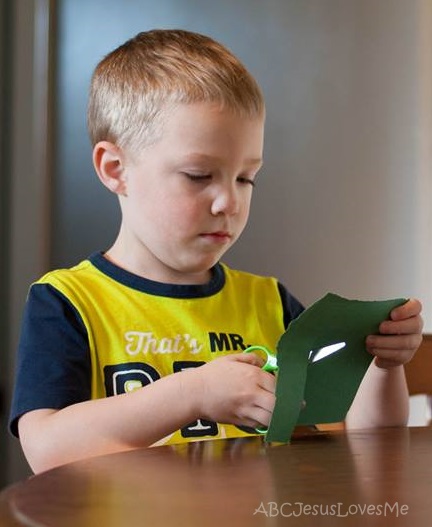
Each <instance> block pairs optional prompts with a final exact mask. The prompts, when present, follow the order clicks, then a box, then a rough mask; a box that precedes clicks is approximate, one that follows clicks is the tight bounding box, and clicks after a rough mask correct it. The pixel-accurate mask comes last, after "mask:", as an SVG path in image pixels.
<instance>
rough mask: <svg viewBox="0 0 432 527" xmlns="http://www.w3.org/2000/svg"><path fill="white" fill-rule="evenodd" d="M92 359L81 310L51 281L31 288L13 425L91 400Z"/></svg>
mask: <svg viewBox="0 0 432 527" xmlns="http://www.w3.org/2000/svg"><path fill="white" fill-rule="evenodd" d="M90 395H91V362H90V353H89V345H88V338H87V331H86V328H85V326H84V324H83V322H82V320H81V317H80V316H79V314H78V312H77V310H76V309H75V308H74V307H73V306H72V304H71V303H70V302H69V301H68V300H67V298H65V297H64V296H63V295H62V294H61V293H60V292H59V291H57V290H56V289H55V288H54V287H52V286H51V285H49V284H35V285H33V286H32V287H31V288H30V291H29V295H28V298H27V302H26V306H25V309H24V314H23V321H22V326H21V335H20V342H19V346H18V355H17V363H16V374H15V387H14V393H13V398H12V406H11V413H10V419H9V430H10V431H11V433H12V434H13V435H15V436H16V437H18V420H19V418H20V417H21V416H22V415H23V414H25V413H27V412H30V411H32V410H37V409H41V408H52V409H60V408H64V407H66V406H69V405H71V404H74V403H77V402H81V401H85V400H88V399H90Z"/></svg>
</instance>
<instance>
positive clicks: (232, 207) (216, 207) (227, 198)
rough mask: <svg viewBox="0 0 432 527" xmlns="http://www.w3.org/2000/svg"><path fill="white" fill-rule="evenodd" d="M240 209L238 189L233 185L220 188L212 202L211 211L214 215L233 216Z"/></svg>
mask: <svg viewBox="0 0 432 527" xmlns="http://www.w3.org/2000/svg"><path fill="white" fill-rule="evenodd" d="M239 210H240V197H239V193H238V190H237V189H236V188H234V187H233V186H229V187H228V186H226V187H223V188H219V189H218V190H217V192H216V195H215V197H214V199H213V202H212V208H211V212H212V214H213V215H214V216H217V215H218V214H226V215H228V216H232V215H234V214H237V213H238V212H239Z"/></svg>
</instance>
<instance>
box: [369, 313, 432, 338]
mask: <svg viewBox="0 0 432 527" xmlns="http://www.w3.org/2000/svg"><path fill="white" fill-rule="evenodd" d="M379 331H380V333H383V334H386V335H392V334H393V335H409V334H414V333H416V334H421V333H422V331H423V319H422V318H421V317H420V315H417V316H415V317H411V318H407V319H403V320H400V321H394V320H385V321H384V322H381V324H380V326H379Z"/></svg>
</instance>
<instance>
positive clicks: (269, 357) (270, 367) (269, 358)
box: [243, 346, 278, 434]
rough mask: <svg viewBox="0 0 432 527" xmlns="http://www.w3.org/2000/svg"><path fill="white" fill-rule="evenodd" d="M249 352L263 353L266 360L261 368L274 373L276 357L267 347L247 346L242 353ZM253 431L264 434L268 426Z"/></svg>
mask: <svg viewBox="0 0 432 527" xmlns="http://www.w3.org/2000/svg"><path fill="white" fill-rule="evenodd" d="M251 352H260V353H257V355H259V356H260V357H261V356H262V354H263V353H264V358H265V359H266V362H265V364H264V366H262V368H261V369H262V370H264V371H268V372H269V373H274V372H276V371H277V370H278V365H277V357H276V355H275V354H274V353H272V352H271V351H270V350H269V349H268V348H266V347H265V346H249V347H248V348H246V349H245V350H244V351H243V353H251ZM255 431H256V432H257V433H258V434H266V433H267V432H268V428H255Z"/></svg>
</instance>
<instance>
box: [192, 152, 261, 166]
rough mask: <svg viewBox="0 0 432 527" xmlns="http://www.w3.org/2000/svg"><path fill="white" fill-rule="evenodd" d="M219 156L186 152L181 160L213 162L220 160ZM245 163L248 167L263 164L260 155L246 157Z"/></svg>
mask: <svg viewBox="0 0 432 527" xmlns="http://www.w3.org/2000/svg"><path fill="white" fill-rule="evenodd" d="M220 160H221V158H220V157H219V156H211V155H208V154H200V153H192V154H188V155H186V156H185V157H184V158H183V160H182V162H192V163H193V162H200V161H201V162H202V161H204V162H208V163H211V162H215V161H220ZM245 164H246V165H248V166H250V167H254V168H255V167H257V168H259V167H260V166H261V165H262V164H263V159H262V157H256V158H251V159H246V162H245Z"/></svg>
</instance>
